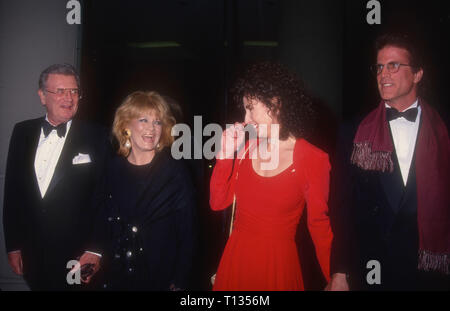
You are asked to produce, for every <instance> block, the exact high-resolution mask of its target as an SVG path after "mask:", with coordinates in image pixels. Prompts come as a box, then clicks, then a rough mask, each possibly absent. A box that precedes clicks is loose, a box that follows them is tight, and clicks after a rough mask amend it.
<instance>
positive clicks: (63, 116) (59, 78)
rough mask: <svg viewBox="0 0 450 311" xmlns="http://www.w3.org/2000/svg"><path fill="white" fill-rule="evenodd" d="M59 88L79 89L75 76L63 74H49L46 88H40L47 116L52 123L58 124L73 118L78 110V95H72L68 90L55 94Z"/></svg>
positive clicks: (39, 92)
mask: <svg viewBox="0 0 450 311" xmlns="http://www.w3.org/2000/svg"><path fill="white" fill-rule="evenodd" d="M58 89H78V85H77V81H76V79H75V77H74V76H68V75H62V74H49V75H48V79H47V82H46V83H45V89H44V90H39V91H38V94H39V97H40V99H41V103H42V105H43V106H45V108H46V109H47V117H48V120H49V121H50V123H52V124H53V125H55V126H56V125H58V124H61V123H64V122H67V121H69V120H71V119H72V118H73V117H74V116H75V114H76V113H77V110H78V102H79V97H78V95H72V94H71V93H70V92H68V91H66V92H64V94H62V95H59V94H53V93H51V92H55V93H56V92H57V90H58Z"/></svg>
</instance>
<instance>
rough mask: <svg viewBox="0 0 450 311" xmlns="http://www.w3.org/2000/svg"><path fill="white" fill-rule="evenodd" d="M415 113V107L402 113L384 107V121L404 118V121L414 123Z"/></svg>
mask: <svg viewBox="0 0 450 311" xmlns="http://www.w3.org/2000/svg"><path fill="white" fill-rule="evenodd" d="M417 113H418V110H417V108H416V107H415V108H411V109H408V110H406V111H402V112H400V111H398V110H397V109H394V108H387V107H386V119H387V120H388V122H389V121H392V120H395V119H398V118H401V117H403V118H405V119H406V120H408V121H410V122H416V118H417Z"/></svg>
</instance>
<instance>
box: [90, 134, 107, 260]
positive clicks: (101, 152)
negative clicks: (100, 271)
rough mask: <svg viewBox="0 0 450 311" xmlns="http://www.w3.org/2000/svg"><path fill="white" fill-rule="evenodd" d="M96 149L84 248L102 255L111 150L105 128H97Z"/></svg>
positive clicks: (105, 227)
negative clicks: (86, 240)
mask: <svg viewBox="0 0 450 311" xmlns="http://www.w3.org/2000/svg"><path fill="white" fill-rule="evenodd" d="M99 134H100V135H99V137H98V139H97V141H98V151H97V159H96V166H95V186H94V187H95V188H94V191H93V195H92V200H91V211H92V214H91V215H92V220H93V221H92V225H91V228H90V230H91V231H90V234H89V236H88V242H87V243H86V247H85V250H86V251H90V252H95V253H98V254H101V255H104V254H105V252H106V247H107V245H108V234H107V233H108V230H107V224H106V218H107V216H106V206H105V200H106V198H107V193H106V178H107V171H106V170H107V167H109V164H110V161H111V160H112V156H113V151H112V146H111V143H110V141H109V139H108V134H107V131H106V129H103V128H101V129H100V130H99Z"/></svg>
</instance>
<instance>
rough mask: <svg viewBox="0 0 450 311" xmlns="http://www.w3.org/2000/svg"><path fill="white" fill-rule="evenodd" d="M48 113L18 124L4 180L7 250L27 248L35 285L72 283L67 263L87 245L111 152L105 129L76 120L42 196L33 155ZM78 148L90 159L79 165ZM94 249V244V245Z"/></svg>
mask: <svg viewBox="0 0 450 311" xmlns="http://www.w3.org/2000/svg"><path fill="white" fill-rule="evenodd" d="M42 121H43V118H38V119H34V120H27V121H24V122H20V123H18V124H16V126H15V127H14V130H13V134H12V137H11V141H10V146H9V152H8V160H7V167H6V179H5V197H4V206H3V207H4V210H3V212H4V216H3V225H4V233H5V242H6V249H7V251H8V252H10V251H14V250H20V251H21V252H22V259H23V268H24V277H25V279H26V280H27V282H28V284H29V285H30V287H31V288H32V289H61V288H65V287H66V286H67V282H66V274H67V272H68V271H69V270H68V269H67V267H66V266H67V262H68V261H69V260H72V259H76V258H77V257H78V256H80V255H81V254H82V253H83V252H84V251H85V250H86V248H87V247H89V246H88V245H86V241H87V240H88V238H87V237H88V236H89V235H90V234H91V230H92V221H93V219H94V217H93V215H94V214H95V213H96V212H95V211H94V210H93V208H94V207H93V206H92V205H91V200H92V195H93V189H94V184H95V183H96V179H97V178H98V177H99V172H100V171H101V166H102V163H103V162H104V161H103V158H104V157H105V155H106V153H107V152H108V143H107V136H106V131H104V130H102V129H100V128H99V127H96V126H94V125H91V124H88V123H85V122H82V121H78V120H73V122H72V125H71V128H70V130H69V132H68V133H67V137H66V141H65V144H64V147H63V149H62V152H61V155H60V157H59V160H58V162H57V165H56V168H55V171H54V174H53V177H52V179H51V182H50V185H49V188H48V190H47V192H46V194H45V196H44V198H42V197H41V194H40V191H39V187H38V183H37V180H36V174H35V169H34V160H35V155H36V150H37V146H38V143H39V137H40V133H41V124H42ZM79 153H83V154H89V156H90V159H91V162H90V163H84V164H77V165H74V164H73V163H72V160H73V158H74V157H75V156H77V155H78V154H79ZM89 250H91V251H95V249H89Z"/></svg>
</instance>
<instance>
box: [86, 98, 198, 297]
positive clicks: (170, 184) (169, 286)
mask: <svg viewBox="0 0 450 311" xmlns="http://www.w3.org/2000/svg"><path fill="white" fill-rule="evenodd" d="M174 124H175V120H174V118H173V116H172V115H171V113H170V110H169V108H168V105H167V103H166V102H165V101H164V99H163V97H161V96H160V95H159V94H158V93H156V92H134V93H132V94H130V95H129V96H128V97H127V98H126V99H125V101H124V102H123V103H122V105H121V106H120V107H119V108H118V109H117V111H116V113H115V117H114V123H113V134H114V137H115V139H116V140H117V142H118V144H119V148H118V150H117V156H115V157H114V158H112V159H111V161H109V163H108V164H107V169H106V172H105V174H104V181H103V185H102V187H101V188H102V190H101V191H99V194H100V195H99V196H98V202H99V203H98V204H103V208H102V210H103V212H102V214H101V217H100V218H101V219H102V220H103V225H102V226H103V227H104V230H103V238H101V237H100V236H101V235H102V234H96V235H95V236H96V239H97V243H100V244H103V245H105V247H104V249H105V250H104V252H105V256H104V258H103V262H104V263H103V264H102V266H104V273H103V274H104V275H105V281H104V284H103V287H104V288H106V289H111V290H179V289H186V288H188V283H189V282H188V281H189V274H190V270H191V267H192V262H193V260H192V258H193V254H194V246H195V241H196V239H195V233H194V211H195V199H194V190H193V186H192V182H191V179H190V176H189V174H188V171H187V169H186V168H185V167H184V165H183V163H182V162H181V161H177V160H174V159H173V158H172V157H171V154H170V146H171V144H172V142H173V137H172V136H171V129H172V127H173V125H174ZM99 227H101V226H99ZM105 233H106V234H105ZM102 240H103V241H105V240H106V243H105V242H101V241H102Z"/></svg>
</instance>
